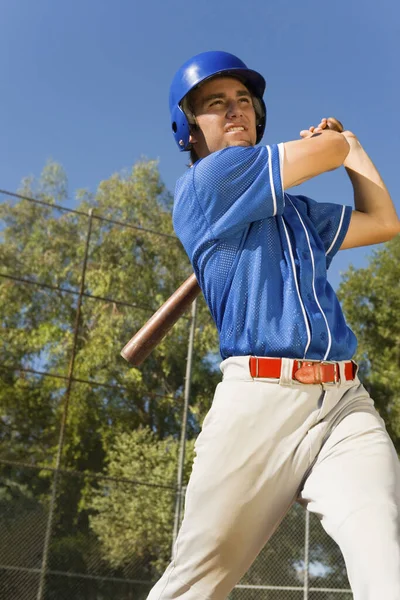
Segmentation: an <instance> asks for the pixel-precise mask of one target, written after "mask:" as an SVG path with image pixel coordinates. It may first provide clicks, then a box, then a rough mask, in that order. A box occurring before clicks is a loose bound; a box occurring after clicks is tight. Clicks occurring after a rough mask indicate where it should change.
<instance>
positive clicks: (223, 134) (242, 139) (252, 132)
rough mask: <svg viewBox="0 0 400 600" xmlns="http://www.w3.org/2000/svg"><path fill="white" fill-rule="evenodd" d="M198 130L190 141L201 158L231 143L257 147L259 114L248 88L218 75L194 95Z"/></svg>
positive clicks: (193, 103)
mask: <svg viewBox="0 0 400 600" xmlns="http://www.w3.org/2000/svg"><path fill="white" fill-rule="evenodd" d="M191 103H192V108H193V111H194V114H195V117H196V121H197V125H198V127H199V128H198V129H194V130H193V131H192V133H191V136H190V141H191V143H192V144H193V147H194V149H195V151H196V154H197V156H198V157H199V158H204V157H205V156H208V155H209V154H211V153H212V152H216V151H217V150H222V149H223V148H227V147H228V146H254V144H255V143H256V139H257V132H256V113H255V110H254V106H253V101H252V98H251V94H250V92H249V90H248V89H247V88H246V87H245V86H244V85H243V83H241V82H240V81H238V80H237V79H234V78H232V77H216V78H215V79H211V80H210V81H207V82H206V83H204V84H203V85H202V86H201V87H199V89H198V90H195V92H194V93H193V97H192V98H191Z"/></svg>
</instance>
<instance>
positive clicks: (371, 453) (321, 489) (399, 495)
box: [301, 401, 400, 598]
mask: <svg viewBox="0 0 400 600" xmlns="http://www.w3.org/2000/svg"><path fill="white" fill-rule="evenodd" d="M301 498H302V500H303V502H304V503H305V504H307V507H308V509H309V510H310V511H311V512H315V513H317V514H318V515H319V516H320V518H321V521H322V524H323V526H324V528H325V530H326V531H327V532H328V533H329V534H330V535H331V537H332V538H333V539H335V541H336V542H337V543H338V544H339V546H340V548H341V550H342V553H343V555H344V558H345V561H346V566H347V570H348V574H349V579H350V582H351V584H352V586H353V591H354V592H356V591H357V594H358V595H355V597H356V598H359V597H362V598H370V597H374V596H373V595H372V596H371V595H368V594H370V593H372V592H371V590H372V588H373V586H375V588H374V589H376V590H379V589H380V590H381V591H382V590H383V589H385V590H386V588H382V586H387V590H386V595H384V597H385V598H386V597H387V598H392V597H393V598H397V597H400V596H396V594H400V465H399V460H398V457H397V454H396V451H395V449H394V446H393V444H392V441H391V440H390V438H389V436H388V434H387V432H386V429H385V426H384V424H383V421H382V419H381V418H380V417H379V415H378V414H377V413H376V411H375V409H374V408H373V406H372V404H371V403H370V402H368V401H367V402H363V401H361V402H360V403H359V405H358V406H356V405H355V406H354V407H353V409H352V411H351V412H350V414H347V415H346V416H345V417H344V418H343V419H342V420H341V421H340V422H339V423H338V424H336V425H335V427H334V428H333V431H332V432H331V434H330V435H329V437H328V439H327V440H326V442H325V443H324V445H323V447H322V449H321V451H320V453H319V456H318V459H317V461H316V463H315V465H314V467H313V469H312V470H311V472H310V474H309V476H308V478H307V480H306V482H305V484H304V487H303V490H302V493H301ZM367 565H368V567H367ZM360 590H362V591H360ZM393 594H394V595H393ZM382 597H383V596H382Z"/></svg>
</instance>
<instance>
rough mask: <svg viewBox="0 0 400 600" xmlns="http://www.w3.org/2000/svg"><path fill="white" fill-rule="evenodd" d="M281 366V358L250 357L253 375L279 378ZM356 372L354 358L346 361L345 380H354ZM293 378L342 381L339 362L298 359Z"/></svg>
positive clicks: (323, 381) (314, 380)
mask: <svg viewBox="0 0 400 600" xmlns="http://www.w3.org/2000/svg"><path fill="white" fill-rule="evenodd" d="M281 368H282V359H281V358H264V357H258V356H251V357H250V374H251V376H252V377H268V378H273V379H279V378H280V376H281ZM356 374H357V365H356V364H355V363H354V362H353V361H352V360H348V361H345V362H344V379H345V381H352V380H353V379H354V378H355V376H356ZM292 378H293V379H295V380H296V381H299V382H300V383H337V382H339V381H340V367H339V363H337V362H324V361H311V360H297V359H296V360H294V361H293V370H292Z"/></svg>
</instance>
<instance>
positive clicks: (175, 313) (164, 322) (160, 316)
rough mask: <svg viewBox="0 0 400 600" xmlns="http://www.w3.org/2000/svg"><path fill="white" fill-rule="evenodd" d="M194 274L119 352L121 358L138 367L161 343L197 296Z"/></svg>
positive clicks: (197, 289) (198, 291)
mask: <svg viewBox="0 0 400 600" xmlns="http://www.w3.org/2000/svg"><path fill="white" fill-rule="evenodd" d="M199 293H200V288H199V285H198V283H197V279H196V276H195V275H194V273H193V274H192V275H191V276H190V277H188V279H187V280H186V281H185V282H184V283H183V284H182V285H181V286H180V287H179V288H178V289H177V290H176V292H174V293H173V294H172V296H171V297H170V298H169V299H168V300H167V301H166V302H165V303H164V304H163V305H162V306H160V308H159V309H158V310H157V312H156V313H154V315H153V316H152V317H151V319H149V320H148V321H147V323H145V324H144V325H143V327H142V328H141V329H140V330H139V331H138V332H137V333H136V334H135V335H134V336H133V337H132V338H131V339H130V340H129V342H128V343H127V344H126V345H125V346H124V347H123V349H122V350H121V356H122V357H123V358H124V359H125V360H126V361H128V362H129V363H130V364H131V365H133V366H135V367H138V366H139V365H140V364H141V363H142V362H143V361H144V360H145V358H147V357H148V355H149V354H150V353H151V352H152V350H154V348H155V347H156V346H157V345H158V344H159V343H160V342H161V340H162V339H163V338H164V337H165V335H166V334H167V333H168V331H169V330H170V329H171V328H172V327H173V326H174V324H175V323H176V321H177V320H178V319H179V317H181V316H182V314H183V313H184V312H185V311H186V310H187V309H188V308H189V306H190V305H191V304H192V302H193V300H194V299H195V298H196V297H197V296H198V295H199Z"/></svg>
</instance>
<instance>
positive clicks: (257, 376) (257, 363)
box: [255, 356, 259, 377]
mask: <svg viewBox="0 0 400 600" xmlns="http://www.w3.org/2000/svg"><path fill="white" fill-rule="evenodd" d="M255 358H256V377H258V364H259V362H258V356H256V357H255Z"/></svg>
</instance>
